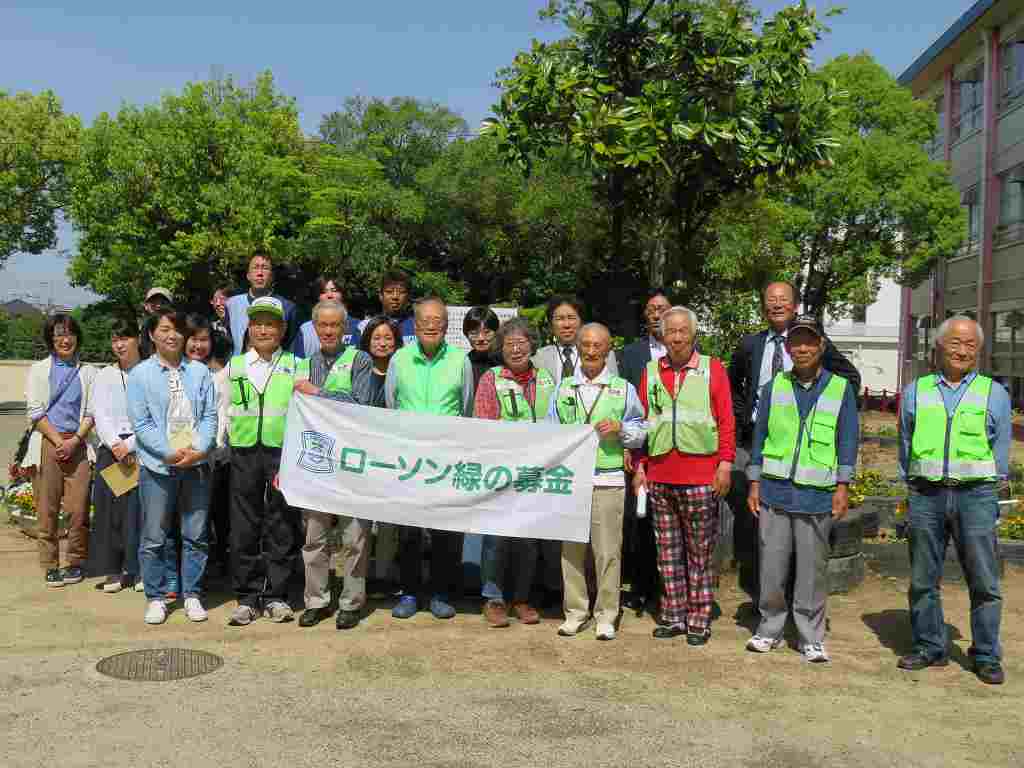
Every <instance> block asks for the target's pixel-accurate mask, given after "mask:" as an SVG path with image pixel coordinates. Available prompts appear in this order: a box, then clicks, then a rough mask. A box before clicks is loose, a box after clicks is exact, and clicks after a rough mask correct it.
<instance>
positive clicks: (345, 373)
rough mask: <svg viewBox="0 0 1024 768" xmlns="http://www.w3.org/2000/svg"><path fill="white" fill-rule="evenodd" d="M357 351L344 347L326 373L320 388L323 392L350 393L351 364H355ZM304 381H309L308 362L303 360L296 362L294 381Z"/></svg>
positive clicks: (353, 348)
mask: <svg viewBox="0 0 1024 768" xmlns="http://www.w3.org/2000/svg"><path fill="white" fill-rule="evenodd" d="M357 354H358V350H356V348H355V347H345V351H344V352H342V353H341V355H340V356H339V357H338V359H337V360H335V361H334V365H332V366H331V370H330V371H328V372H327V378H326V379H325V380H324V385H323V387H321V389H323V390H324V391H325V392H349V393H351V392H352V363H354V362H355V359H356V355H357ZM300 379H304V380H306V381H309V360H308V359H303V360H299V361H298V366H297V369H296V371H295V380H296V381H298V380H300Z"/></svg>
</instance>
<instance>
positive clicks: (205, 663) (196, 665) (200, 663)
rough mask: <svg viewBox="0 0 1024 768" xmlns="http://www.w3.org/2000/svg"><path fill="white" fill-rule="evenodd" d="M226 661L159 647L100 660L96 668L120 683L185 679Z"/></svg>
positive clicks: (178, 649)
mask: <svg viewBox="0 0 1024 768" xmlns="http://www.w3.org/2000/svg"><path fill="white" fill-rule="evenodd" d="M223 664H224V659H222V658H221V657H220V656H215V655H214V654H212V653H207V652H206V651H190V650H188V649H186V648H160V649H153V650H148V651H128V652H127V653H118V654H116V655H114V656H108V657H107V658H105V659H101V660H100V662H99V663H98V664H97V665H96V669H97V670H98V671H99V672H101V673H103V674H104V675H109V676H110V677H116V678H117V679H118V680H150V681H156V682H160V681H163V680H182V679H184V678H186V677H196V676H197V675H205V674H206V673H207V672H213V671H215V670H217V669H220V668H221V665H223Z"/></svg>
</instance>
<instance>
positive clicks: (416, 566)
mask: <svg viewBox="0 0 1024 768" xmlns="http://www.w3.org/2000/svg"><path fill="white" fill-rule="evenodd" d="M414 316H415V321H416V343H414V344H407V345H405V346H404V347H402V348H401V349H400V350H398V351H397V352H395V354H394V355H393V356H392V358H391V362H390V363H388V372H387V377H386V378H385V380H384V398H385V401H386V402H387V406H388V408H394V409H397V410H399V411H413V412H415V413H432V414H437V415H441V416H471V415H472V413H473V364H472V363H471V362H470V360H469V356H468V355H467V354H466V353H465V352H464V351H463V350H461V349H459V348H458V347H452V346H449V345H448V344H447V343H446V342H445V340H444V337H445V333H447V331H448V307H447V306H446V305H445V303H444V302H443V301H442V300H441V299H439V298H437V297H436V296H432V297H428V298H425V299H422V300H420V301H418V302H416V305H415V307H414ZM399 540H400V548H399V549H400V552H399V569H400V571H401V580H402V596H401V597H400V598H399V601H398V604H397V605H396V606H395V607H394V609H393V610H392V611H391V615H392V616H394V617H395V618H396V619H408V618H410V617H412V616H413V615H414V614H415V613H416V610H417V608H418V602H417V601H418V599H419V592H420V588H421V586H422V579H423V529H422V528H414V527H412V526H403V527H402V528H401V529H400V532H399ZM430 542H431V544H430V546H431V558H430V582H431V584H430V592H431V597H430V612H431V613H432V614H434V617H435V618H438V619H450V618H452V617H453V616H454V615H455V608H454V607H452V604H451V599H452V592H453V591H454V590H455V588H456V584H457V583H458V577H459V571H460V569H461V567H462V534H461V533H459V532H457V531H440V530H434V529H431V530H430Z"/></svg>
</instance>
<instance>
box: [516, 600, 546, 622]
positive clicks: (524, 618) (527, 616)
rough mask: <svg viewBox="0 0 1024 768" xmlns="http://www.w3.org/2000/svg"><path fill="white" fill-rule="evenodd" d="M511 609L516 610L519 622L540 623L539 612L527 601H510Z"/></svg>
mask: <svg viewBox="0 0 1024 768" xmlns="http://www.w3.org/2000/svg"><path fill="white" fill-rule="evenodd" d="M512 610H513V611H515V612H516V616H518V617H519V622H520V623H521V624H540V614H539V613H537V609H536V608H534V607H533V606H532V605H530V604H529V603H527V602H525V601H522V602H516V603H512Z"/></svg>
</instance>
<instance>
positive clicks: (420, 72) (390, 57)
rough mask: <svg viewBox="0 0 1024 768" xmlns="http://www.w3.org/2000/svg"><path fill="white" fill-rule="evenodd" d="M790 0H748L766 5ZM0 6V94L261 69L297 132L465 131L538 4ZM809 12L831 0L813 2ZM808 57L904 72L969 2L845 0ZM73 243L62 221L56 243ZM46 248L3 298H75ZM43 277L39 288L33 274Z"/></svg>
mask: <svg viewBox="0 0 1024 768" xmlns="http://www.w3.org/2000/svg"><path fill="white" fill-rule="evenodd" d="M787 4H788V3H785V2H781V1H780V0H755V5H757V6H758V7H759V8H760V9H762V10H763V11H764V12H765V13H768V14H771V13H774V12H775V11H777V10H778V9H779V8H782V7H784V6H785V5H787ZM65 5H66V7H65V6H62V5H61V4H57V3H45V2H40V3H10V2H0V90H7V91H19V90H28V91H39V90H43V89H45V88H49V89H52V90H54V91H55V92H56V93H57V94H58V95H59V96H60V97H61V99H62V100H63V102H64V108H65V110H66V111H68V112H74V113H77V114H78V115H80V116H81V117H82V119H83V121H85V122H86V123H87V124H88V123H89V122H91V121H92V120H93V118H94V117H95V116H96V115H97V114H99V113H101V112H116V111H117V109H118V107H119V106H120V105H121V104H122V103H124V102H129V103H136V104H140V103H148V102H153V101H156V100H157V99H159V97H160V95H161V94H162V93H164V92H167V91H173V90H178V89H180V88H181V86H182V85H184V83H186V82H188V81H190V80H192V81H194V80H203V79H206V78H208V77H209V76H210V74H211V73H213V72H220V73H223V74H229V75H232V76H234V77H235V78H236V79H239V80H242V81H245V80H249V79H252V78H253V77H254V76H255V75H256V74H257V73H259V72H260V71H262V70H264V69H270V70H271V71H273V73H274V76H275V78H276V81H277V84H278V86H279V87H280V88H281V89H282V90H283V91H284V92H285V93H287V94H289V95H290V96H292V97H294V98H295V99H296V102H297V104H298V107H299V110H300V112H301V120H302V126H303V128H304V129H305V130H306V131H307V132H309V133H314V132H315V131H316V128H317V125H318V124H319V120H320V116H321V115H322V114H323V113H325V112H330V111H332V110H334V109H337V108H338V107H339V106H340V105H341V104H342V102H343V101H344V99H345V97H347V96H350V95H355V94H361V95H363V96H368V97H371V96H379V97H384V98H389V97H391V96H415V97H417V98H422V99H432V100H435V101H439V102H442V103H444V104H446V105H448V106H449V107H450V108H452V109H454V110H455V111H457V112H459V113H461V114H462V116H463V117H464V118H466V120H467V121H468V122H469V124H470V126H471V127H474V128H475V127H476V126H477V125H479V122H480V120H482V119H483V118H484V117H486V116H487V115H488V112H489V107H490V105H491V104H492V103H494V101H495V100H496V97H497V93H496V91H495V90H494V89H492V88H491V86H490V83H491V81H492V80H493V77H494V73H495V71H496V70H497V69H498V68H499V67H502V66H504V65H506V64H508V63H509V62H510V61H511V60H512V57H513V56H514V55H515V53H516V52H517V51H519V50H522V49H524V48H527V47H529V44H530V40H531V39H532V38H534V37H541V38H545V39H549V38H552V37H556V36H558V34H559V30H558V29H557V28H556V27H554V26H552V25H551V24H547V23H542V22H541V21H540V20H539V19H538V18H537V11H538V10H539V9H540V8H541V7H543V6H544V5H546V2H545V0H428V1H427V2H424V0H402V1H400V0H378V1H377V2H371V3H353V2H337V1H336V0H335V2H293V3H274V4H273V5H271V4H269V3H254V2H251V1H250V2H248V3H242V2H237V0H207V1H206V2H194V1H193V0H179V2H177V3H174V4H172V5H169V6H164V5H162V4H160V5H159V8H160V11H159V12H157V11H151V10H139V6H149V5H150V4H148V3H138V2H134V3H128V2H123V1H117V2H109V1H104V0H91V1H90V2H74V3H70V2H69V3H67V4H65ZM812 5H814V6H816V7H817V8H818V9H819V10H824V9H825V8H827V7H829V6H831V5H833V3H830V2H828V3H826V2H818V1H817V0H812ZM845 5H846V6H847V10H846V12H845V13H844V14H843V15H842V16H839V17H837V18H833V19H831V20H830V26H831V27H832V33H831V34H830V35H828V36H827V37H826V38H825V39H824V40H823V41H822V42H821V43H820V44H819V45H818V47H817V49H816V50H815V60H816V61H817V62H818V63H821V62H824V61H826V60H828V59H829V58H832V57H834V56H837V55H839V54H841V53H856V52H859V51H862V50H867V51H869V52H870V53H872V54H873V55H874V56H875V57H876V58H877V59H878V60H879V61H880V62H881V63H882V64H884V65H885V66H887V67H888V68H889V69H890V70H892V71H893V73H895V74H899V73H900V72H902V71H903V69H905V68H906V67H907V66H908V65H909V64H910V63H911V62H912V61H913V60H914V59H915V58H916V57H917V56H918V55H919V54H920V53H921V52H922V51H924V50H925V49H926V48H927V47H928V46H929V45H931V43H932V42H933V41H934V40H935V39H936V38H938V37H939V35H941V34H942V33H943V32H944V31H945V30H946V28H948V27H949V26H950V24H952V23H953V22H954V21H955V20H956V19H957V18H958V17H959V16H960V15H961V14H962V13H963V12H964V11H966V10H967V8H968V7H970V5H971V0H846V2H845ZM73 247H74V243H73V238H72V237H71V236H70V233H69V232H68V231H67V228H64V229H62V242H61V248H63V249H65V250H68V249H72V248H73ZM65 268H66V261H64V260H63V259H62V258H61V257H60V256H58V255H55V254H44V255H42V256H31V255H19V256H16V257H14V258H12V259H11V260H10V261H9V262H8V263H7V265H6V267H5V268H4V269H3V270H2V271H0V300H5V299H7V298H8V297H9V295H10V294H11V293H12V292H24V291H32V292H34V293H36V294H37V295H40V296H41V297H42V298H43V299H44V300H45V299H48V298H50V296H51V295H52V296H53V298H54V300H56V301H58V302H69V303H75V302H80V301H83V300H86V299H87V297H88V293H87V292H85V291H82V290H80V289H74V288H72V287H71V286H70V285H69V284H68V282H67V279H66V277H65V276H64V271H65ZM44 282H45V283H46V284H43V283H44Z"/></svg>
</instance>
